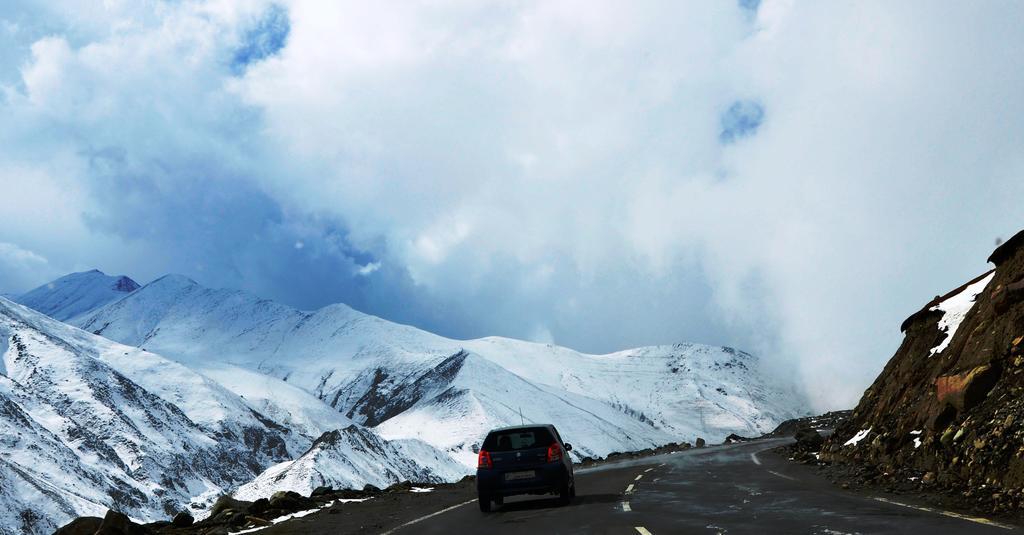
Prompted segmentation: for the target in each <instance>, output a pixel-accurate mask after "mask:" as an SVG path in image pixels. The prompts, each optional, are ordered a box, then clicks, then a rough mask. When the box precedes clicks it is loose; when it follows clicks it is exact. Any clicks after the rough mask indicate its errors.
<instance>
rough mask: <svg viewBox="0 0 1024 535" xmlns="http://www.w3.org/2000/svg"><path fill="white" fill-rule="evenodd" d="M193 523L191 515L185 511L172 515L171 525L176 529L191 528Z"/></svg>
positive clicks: (193, 519)
mask: <svg viewBox="0 0 1024 535" xmlns="http://www.w3.org/2000/svg"><path fill="white" fill-rule="evenodd" d="M195 521H196V519H195V518H192V515H190V514H188V513H187V512H185V511H182V512H180V513H178V514H176V515H174V518H173V519H171V525H172V526H174V527H176V528H187V527H189V526H191V525H192V523H193V522H195Z"/></svg>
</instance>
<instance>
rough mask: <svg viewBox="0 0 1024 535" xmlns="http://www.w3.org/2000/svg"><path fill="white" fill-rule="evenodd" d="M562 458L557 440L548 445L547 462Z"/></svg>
mask: <svg viewBox="0 0 1024 535" xmlns="http://www.w3.org/2000/svg"><path fill="white" fill-rule="evenodd" d="M561 459H562V447H561V446H559V445H558V443H557V442H555V443H554V444H552V445H550V446H548V462H549V463H550V462H552V461H558V460H561Z"/></svg>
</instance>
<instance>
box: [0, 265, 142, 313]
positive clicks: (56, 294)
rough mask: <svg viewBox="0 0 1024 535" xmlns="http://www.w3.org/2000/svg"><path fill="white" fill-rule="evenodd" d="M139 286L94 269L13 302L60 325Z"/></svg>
mask: <svg viewBox="0 0 1024 535" xmlns="http://www.w3.org/2000/svg"><path fill="white" fill-rule="evenodd" d="M138 288H139V284H138V283H136V282H135V281H133V280H132V279H130V278H129V277H126V276H124V275H118V276H111V275H107V274H106V273H103V272H102V271H100V270H98V269H91V270H89V271H81V272H78V273H70V274H68V275H65V276H63V277H61V278H59V279H56V280H54V281H51V282H48V283H46V284H44V285H42V286H39V287H38V288H35V289H33V290H31V291H29V292H27V293H25V294H23V295H21V296H19V297H17V298H16V299H14V301H15V302H17V303H20V304H22V305H25V306H27V307H29V308H32V309H35V310H37V311H39V312H42V313H43V314H46V315H47V316H50V317H52V318H54V319H57V320H60V321H69V320H70V319H71V318H74V317H76V316H79V315H82V314H85V313H87V312H90V311H92V310H95V309H97V308H99V307H101V306H103V305H106V304H107V303H111V302H113V301H117V300H118V299H121V298H122V297H124V296H125V295H127V294H129V293H131V292H134V291H135V290H136V289H138Z"/></svg>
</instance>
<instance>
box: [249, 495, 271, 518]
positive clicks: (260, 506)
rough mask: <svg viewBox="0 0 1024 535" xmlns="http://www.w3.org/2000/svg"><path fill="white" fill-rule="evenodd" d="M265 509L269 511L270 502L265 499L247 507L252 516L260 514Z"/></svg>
mask: <svg viewBox="0 0 1024 535" xmlns="http://www.w3.org/2000/svg"><path fill="white" fill-rule="evenodd" d="M267 509H270V500H268V499H266V498H260V499H258V500H256V501H254V502H252V505H250V506H249V513H251V514H254V515H259V514H262V513H263V512H264V511H266V510H267Z"/></svg>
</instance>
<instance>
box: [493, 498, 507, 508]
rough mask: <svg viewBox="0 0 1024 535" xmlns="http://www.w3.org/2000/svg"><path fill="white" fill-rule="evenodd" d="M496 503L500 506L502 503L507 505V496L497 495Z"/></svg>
mask: <svg viewBox="0 0 1024 535" xmlns="http://www.w3.org/2000/svg"><path fill="white" fill-rule="evenodd" d="M494 505H497V506H498V507H501V506H502V505H505V497H504V496H495V497H494Z"/></svg>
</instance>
